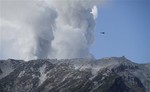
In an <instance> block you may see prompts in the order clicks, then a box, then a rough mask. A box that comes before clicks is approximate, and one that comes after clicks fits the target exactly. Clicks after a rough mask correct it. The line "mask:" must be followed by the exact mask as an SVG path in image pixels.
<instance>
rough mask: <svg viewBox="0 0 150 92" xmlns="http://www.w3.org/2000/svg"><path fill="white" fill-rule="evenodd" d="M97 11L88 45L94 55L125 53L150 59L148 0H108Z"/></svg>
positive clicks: (138, 59)
mask: <svg viewBox="0 0 150 92" xmlns="http://www.w3.org/2000/svg"><path fill="white" fill-rule="evenodd" d="M98 12H99V13H98V18H97V21H96V23H97V24H96V31H95V42H94V44H93V45H92V49H91V52H92V54H94V56H95V57H96V58H102V57H111V56H126V57H127V58H128V59H130V60H132V61H133V62H137V63H146V62H150V0H107V2H106V3H105V5H102V6H100V7H99V11H98ZM101 31H104V32H106V34H105V35H102V34H100V32H101Z"/></svg>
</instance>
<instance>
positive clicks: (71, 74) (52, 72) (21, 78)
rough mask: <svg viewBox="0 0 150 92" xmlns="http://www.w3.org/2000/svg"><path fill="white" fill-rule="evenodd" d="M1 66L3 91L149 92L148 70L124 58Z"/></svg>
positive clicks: (8, 63)
mask: <svg viewBox="0 0 150 92" xmlns="http://www.w3.org/2000/svg"><path fill="white" fill-rule="evenodd" d="M0 63H2V64H3V67H2V64H1V65H0V74H1V75H2V74H3V71H2V70H5V71H4V72H7V73H6V74H7V75H6V76H4V77H2V78H1V79H0V92H150V78H149V75H150V71H149V69H148V68H147V67H145V66H146V65H140V64H136V63H133V62H131V61H130V60H128V59H126V58H125V57H120V58H117V57H112V58H104V59H100V60H88V59H64V60H56V59H50V60H49V59H39V60H31V61H29V62H22V61H17V60H6V61H3V62H2V61H0ZM4 65H5V66H6V67H9V66H10V67H11V68H9V69H8V70H10V69H13V70H11V71H7V68H6V67H4ZM1 75H0V76H1Z"/></svg>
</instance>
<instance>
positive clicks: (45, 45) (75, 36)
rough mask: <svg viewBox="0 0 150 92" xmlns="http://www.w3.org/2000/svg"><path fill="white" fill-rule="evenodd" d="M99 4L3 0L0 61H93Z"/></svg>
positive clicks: (0, 5) (82, 0) (84, 0)
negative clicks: (65, 59)
mask: <svg viewBox="0 0 150 92" xmlns="http://www.w3.org/2000/svg"><path fill="white" fill-rule="evenodd" d="M99 3H100V0H1V1H0V11H1V12H0V21H1V22H0V58H1V59H6V58H17V59H35V58H58V59H61V58H93V56H92V54H91V53H90V51H89V49H90V47H91V45H92V43H93V41H94V28H95V18H96V16H97V8H96V6H97V5H98V4H99Z"/></svg>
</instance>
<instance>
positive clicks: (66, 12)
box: [47, 0, 100, 58]
mask: <svg viewBox="0 0 150 92" xmlns="http://www.w3.org/2000/svg"><path fill="white" fill-rule="evenodd" d="M47 2H48V3H49V4H50V6H53V7H54V8H55V9H56V11H57V13H58V17H57V19H56V29H55V31H54V37H55V39H54V40H53V41H52V47H53V49H54V52H53V56H50V57H52V58H93V56H92V55H91V54H90V52H89V49H90V47H91V44H92V43H93V41H94V28H95V19H94V18H95V16H93V14H92V13H91V12H93V11H92V9H93V7H94V10H96V6H95V5H96V4H98V2H100V0H47ZM94 13H96V11H95V12H94Z"/></svg>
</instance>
